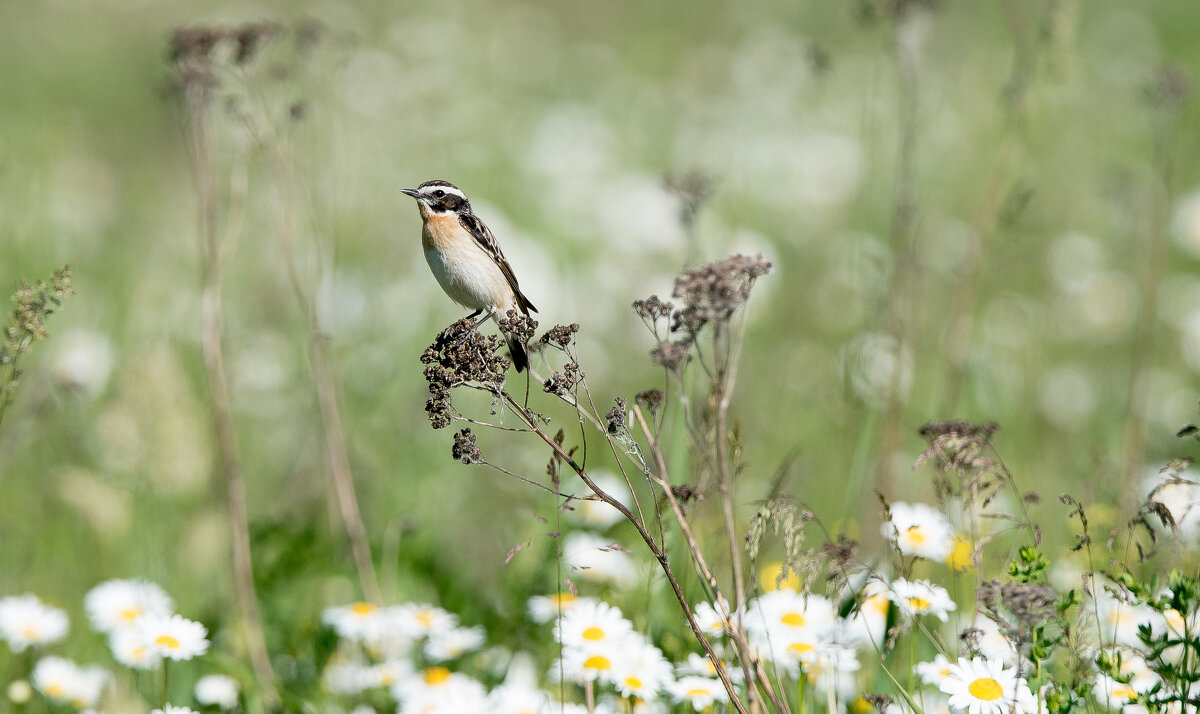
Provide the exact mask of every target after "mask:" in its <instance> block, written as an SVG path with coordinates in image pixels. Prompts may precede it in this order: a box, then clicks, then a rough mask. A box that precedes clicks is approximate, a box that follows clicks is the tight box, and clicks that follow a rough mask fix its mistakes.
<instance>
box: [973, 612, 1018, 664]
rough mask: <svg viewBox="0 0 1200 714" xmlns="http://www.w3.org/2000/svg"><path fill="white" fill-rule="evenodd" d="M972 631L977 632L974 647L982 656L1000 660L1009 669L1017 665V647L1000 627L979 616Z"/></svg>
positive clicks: (976, 617)
mask: <svg viewBox="0 0 1200 714" xmlns="http://www.w3.org/2000/svg"><path fill="white" fill-rule="evenodd" d="M971 629H973V630H976V632H975V638H974V640H973V646H975V647H976V648H977V649H978V650H979V653H980V654H982V655H983V656H984V657H986V658H987V659H994V660H999V661H1001V662H1003V663H1004V664H1005V665H1006V666H1009V667H1012V666H1015V665H1016V664H1017V659H1018V653H1017V647H1016V645H1014V644H1013V642H1012V640H1010V639H1008V637H1006V636H1005V635H1004V633H1003V632H1001V631H1000V626H999V625H997V624H996V623H995V622H993V621H992V620H991V619H989V618H987V617H985V616H984V615H982V614H979V615H976V616H975V621H974V622H972V623H971Z"/></svg>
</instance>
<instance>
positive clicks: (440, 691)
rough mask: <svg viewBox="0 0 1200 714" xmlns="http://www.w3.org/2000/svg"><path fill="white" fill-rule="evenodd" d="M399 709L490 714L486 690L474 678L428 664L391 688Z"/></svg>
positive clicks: (423, 713)
mask: <svg viewBox="0 0 1200 714" xmlns="http://www.w3.org/2000/svg"><path fill="white" fill-rule="evenodd" d="M392 696H394V697H395V698H396V700H397V701H398V702H400V707H399V709H397V712H399V713H400V714H407V713H408V712H420V713H421V714H442V713H444V714H476V713H478V714H487V712H488V709H487V691H486V690H485V689H484V688H483V685H482V684H480V683H479V682H478V681H476V680H475V679H472V678H471V677H468V676H467V675H465V674H460V673H458V672H451V671H450V670H448V669H446V668H445V667H429V668H427V669H425V670H423V671H421V672H418V673H415V674H414V675H413V676H411V677H406V678H404V679H403V680H401V681H399V682H397V683H396V684H395V685H394V686H393V687H392Z"/></svg>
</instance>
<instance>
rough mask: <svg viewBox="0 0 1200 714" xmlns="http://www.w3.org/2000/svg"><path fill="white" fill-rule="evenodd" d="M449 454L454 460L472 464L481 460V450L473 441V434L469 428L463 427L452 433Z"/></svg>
mask: <svg viewBox="0 0 1200 714" xmlns="http://www.w3.org/2000/svg"><path fill="white" fill-rule="evenodd" d="M450 455H451V456H453V457H454V460H455V461H461V462H463V463H464V464H473V463H478V462H480V461H483V452H481V451H480V450H479V446H478V445H477V444H476V443H475V435H474V434H472V433H471V430H470V429H463V430H462V431H460V432H458V433H457V434H455V435H454V445H453V446H452V447H450Z"/></svg>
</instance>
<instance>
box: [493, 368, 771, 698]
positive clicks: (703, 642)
mask: <svg viewBox="0 0 1200 714" xmlns="http://www.w3.org/2000/svg"><path fill="white" fill-rule="evenodd" d="M500 396H501V397H502V398H503V400H504V402H505V403H506V404H508V405H509V407H510V408H511V409H512V410H513V412H514V413H515V414H516V415H517V416H518V418H520V419H521V421H523V422H524V423H525V425H526V426H527V427H528V428H529V430H530V431H532V432H533V433H535V434H537V436H538V438H540V439H541V440H542V441H543V442H545V443H546V445H548V446H549V447H550V448H551V449H552V450H553V451H554V454H555V456H556V457H558V459H559V460H561V461H562V462H563V463H565V464H567V465H568V466H570V467H571V470H572V471H574V472H575V474H576V475H577V476H579V478H581V479H582V480H583V482H584V483H585V484H586V485H587V487H588V488H589V489H591V490H592V493H594V494H596V496H598V497H599V498H600V499H601V500H602V501H604V502H605V503H607V504H608V505H610V506H612V507H613V508H615V509H617V511H619V512H620V513H621V515H622V516H623V517H624V518H625V519H626V520H628V521H629V522H630V523H632V524H633V527H634V528H635V529H636V530H637V532H638V536H640V537H641V539H642V541H643V542H645V544H646V546H647V547H648V548H649V549H650V553H651V555H653V556H654V559H655V560H656V561H658V564H659V567H660V568H661V569H662V571H663V574H664V575H666V577H667V582H668V583H669V584H670V586H671V590H672V591H673V592H674V594H675V599H676V600H678V601H679V605H680V607H681V608H683V614H684V616H685V617H686V619H687V622H688V627H689V628H691V630H692V634H693V635H695V637H696V639H697V641H698V642H699V643H700V646H701V648H702V649H703V650H704V653H705V655H707V656H708V659H709V661H710V662H712V663H713V668H714V669H715V670H716V673H717V678H718V679H720V680H721V684H722V686H724V687H725V691H726V692H727V693H728V694H729V701H730V702H731V703H732V704H733V706H734V708H735V709H737V711H738V712H739V714H749V712H748V711H747V709H746V705H745V704H744V703H743V702H742V700H741V698H740V697H739V696H738V692H737V688H736V687H735V686H734V684H733V682H732V681H731V680H730V679H729V674H728V673H727V672H726V671H725V665H724V664H723V663H722V662H721V658H720V657H719V656H718V655H717V653H716V651H715V650H714V649H713V646H712V643H711V642H710V641H709V639H708V636H707V635H705V634H704V630H703V629H701V628H700V623H698V622H697V621H696V615H695V613H693V612H692V607H691V605H690V604H689V603H688V601H687V596H686V595H684V593H683V588H682V587H680V585H679V579H678V578H677V577H676V576H675V571H674V570H673V569H672V568H671V563H670V559H669V558H668V557H667V554H666V552H665V551H663V549H662V548H660V547H659V546H658V544H657V543H656V542H655V540H654V536H652V535H651V534H650V531H648V530H647V529H646V527H645V526H644V525H643V524H642V523H641V522H640V521H638V519H637V517H636V516H635V515H633V513H632V512H631V511H630V510H629V509H628V508H627V507H626V506H625V504H623V503H621V502H620V501H618V500H617V499H615V498H613V497H612V496H611V495H609V494H608V493H607V492H606V491H604V490H603V489H601V488H600V487H599V486H597V485H596V484H595V482H593V481H592V479H591V477H590V476H588V474H587V471H585V470H584V468H583V467H582V466H581V465H580V464H579V463H578V462H576V461H575V459H574V458H572V457H571V455H570V454H568V453H567V452H566V451H565V450H563V448H562V446H561V445H560V444H559V443H558V442H556V441H555V440H554V438H553V437H552V436H550V435H549V434H547V433H546V432H545V431H544V430H543V429H542V428H541V425H540V424H538V421H537V416H536V415H534V414H531V413H530V412H529V411H528V410H527V409H526V408H525V407H524V406H523V405H522V404H521V403H520V402H518V401H517V399H516V398H515V397H513V396H512V395H511V394H509V393H508V392H507V391H503V392H501V394H500Z"/></svg>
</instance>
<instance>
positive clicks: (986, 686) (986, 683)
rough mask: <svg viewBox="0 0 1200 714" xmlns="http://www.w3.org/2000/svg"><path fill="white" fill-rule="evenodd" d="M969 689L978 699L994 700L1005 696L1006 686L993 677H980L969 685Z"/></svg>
mask: <svg viewBox="0 0 1200 714" xmlns="http://www.w3.org/2000/svg"><path fill="white" fill-rule="evenodd" d="M967 691H968V692H970V693H971V696H973V697H975V698H976V699H982V700H984V701H986V702H994V701H996V700H997V699H999V698H1000V697H1002V696H1004V687H1001V686H1000V683H999V682H997V681H996V680H994V679H992V678H991V677H980V678H979V679H976V680H975V681H973V682H971V683H970V684H969V685H967Z"/></svg>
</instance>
